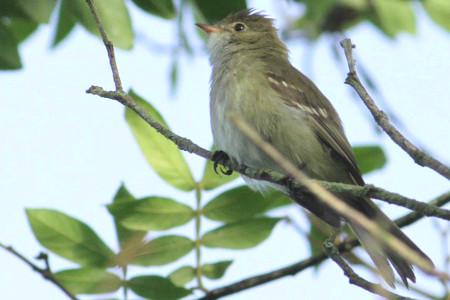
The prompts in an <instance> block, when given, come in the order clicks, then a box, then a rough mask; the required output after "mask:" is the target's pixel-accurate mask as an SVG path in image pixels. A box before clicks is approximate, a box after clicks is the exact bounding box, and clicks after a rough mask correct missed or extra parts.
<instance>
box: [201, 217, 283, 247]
mask: <svg viewBox="0 0 450 300" xmlns="http://www.w3.org/2000/svg"><path fill="white" fill-rule="evenodd" d="M278 221H280V219H278V218H254V219H250V220H247V221H240V222H236V223H231V224H227V225H224V226H221V227H219V228H217V229H214V230H212V231H209V232H207V233H206V234H205V235H204V236H203V238H202V242H203V245H205V246H206V247H211V248H227V249H245V248H251V247H255V246H256V245H258V244H260V243H261V242H263V241H264V240H265V239H266V238H268V237H269V235H270V233H271V232H272V229H273V228H274V226H275V224H277V222H278Z"/></svg>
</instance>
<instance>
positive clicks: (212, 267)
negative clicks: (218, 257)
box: [202, 260, 233, 279]
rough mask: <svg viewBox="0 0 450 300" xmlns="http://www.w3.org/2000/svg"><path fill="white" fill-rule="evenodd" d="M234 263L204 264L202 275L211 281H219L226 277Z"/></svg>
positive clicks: (230, 261)
mask: <svg viewBox="0 0 450 300" xmlns="http://www.w3.org/2000/svg"><path fill="white" fill-rule="evenodd" d="M232 263H233V261H232V260H225V261H219V262H216V263H213V264H204V265H203V266H202V274H203V275H205V276H206V277H208V278H209V279H219V278H222V277H223V275H225V272H226V271H227V269H228V267H229V266H231V264H232Z"/></svg>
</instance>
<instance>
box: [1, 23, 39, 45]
mask: <svg viewBox="0 0 450 300" xmlns="http://www.w3.org/2000/svg"><path fill="white" fill-rule="evenodd" d="M8 27H9V28H10V30H11V32H12V34H13V35H14V38H15V40H16V42H17V43H18V44H20V43H21V42H23V41H24V40H25V39H26V38H27V37H29V36H30V35H31V34H32V33H33V32H34V31H35V30H36V29H37V27H38V24H37V23H36V22H34V21H32V20H26V19H22V18H11V19H9V26H8Z"/></svg>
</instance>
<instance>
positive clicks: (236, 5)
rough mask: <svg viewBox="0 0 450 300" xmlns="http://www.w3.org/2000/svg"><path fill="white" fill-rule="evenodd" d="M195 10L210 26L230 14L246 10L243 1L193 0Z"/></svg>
mask: <svg viewBox="0 0 450 300" xmlns="http://www.w3.org/2000/svg"><path fill="white" fill-rule="evenodd" d="M194 2H195V4H196V5H197V8H198V9H199V11H200V12H201V14H202V15H203V17H204V18H205V19H206V21H207V22H208V23H210V24H213V23H215V22H217V21H219V20H221V19H223V18H224V17H226V16H227V15H229V14H231V13H235V12H238V11H240V10H243V9H246V8H247V4H246V3H245V0H215V1H211V0H194Z"/></svg>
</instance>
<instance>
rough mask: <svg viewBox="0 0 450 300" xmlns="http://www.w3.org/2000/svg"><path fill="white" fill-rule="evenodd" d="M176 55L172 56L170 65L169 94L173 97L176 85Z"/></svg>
mask: <svg viewBox="0 0 450 300" xmlns="http://www.w3.org/2000/svg"><path fill="white" fill-rule="evenodd" d="M178 68H179V66H178V53H175V54H173V56H172V63H171V64H170V94H171V95H174V94H175V92H176V90H177V84H178Z"/></svg>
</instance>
